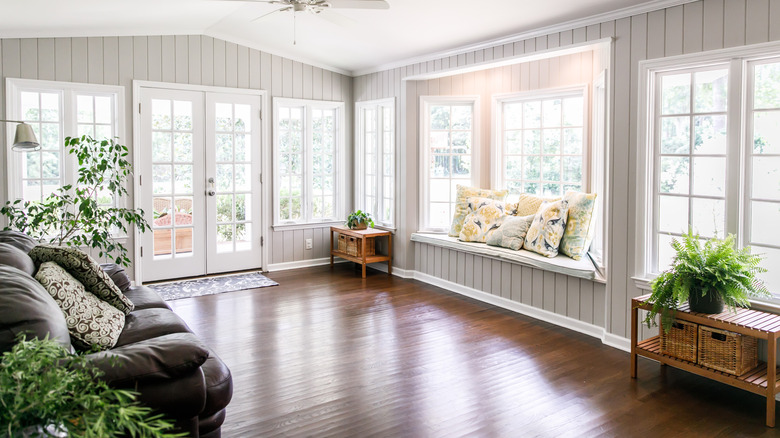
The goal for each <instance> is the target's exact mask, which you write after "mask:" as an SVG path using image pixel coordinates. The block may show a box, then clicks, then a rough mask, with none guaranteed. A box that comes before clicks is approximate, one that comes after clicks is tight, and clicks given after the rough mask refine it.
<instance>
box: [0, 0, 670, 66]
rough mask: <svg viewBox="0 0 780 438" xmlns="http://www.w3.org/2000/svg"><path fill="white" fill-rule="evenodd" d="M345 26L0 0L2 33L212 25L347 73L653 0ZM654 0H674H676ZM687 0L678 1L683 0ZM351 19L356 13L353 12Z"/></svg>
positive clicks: (406, 17)
mask: <svg viewBox="0 0 780 438" xmlns="http://www.w3.org/2000/svg"><path fill="white" fill-rule="evenodd" d="M387 1H388V3H390V8H389V9H388V10H356V9H346V10H345V9H338V10H337V12H338V13H339V14H340V15H342V16H345V17H347V18H348V19H352V20H354V21H353V22H352V23H351V24H350V25H347V26H339V25H336V24H333V23H332V22H330V21H328V20H325V19H323V18H321V17H318V16H314V15H311V14H308V13H298V14H297V18H296V25H297V26H296V27H297V38H296V39H297V44H295V45H293V14H292V13H291V12H287V13H278V14H274V15H273V16H270V17H267V18H264V19H262V20H258V21H255V22H252V21H251V20H252V19H253V18H256V17H258V16H260V15H263V14H265V13H267V12H270V11H273V10H274V9H278V8H279V5H271V4H264V3H253V2H250V1H247V2H237V1H225V0H68V1H63V0H23V1H21V0H0V5H2V8H1V10H2V13H0V37H3V38H5V37H14V38H17V37H58V36H123V35H174V34H176V35H179V34H205V35H210V36H214V37H218V38H222V39H225V40H228V41H232V42H236V43H239V44H244V45H247V46H249V47H253V48H257V49H260V50H264V51H267V52H270V53H274V54H277V55H281V56H286V57H289V58H292V59H295V60H299V61H304V62H308V63H311V64H314V65H318V66H322V67H327V68H332V69H335V70H338V71H341V72H345V73H350V74H351V73H355V72H361V71H365V70H366V69H371V68H375V67H379V66H383V65H388V64H393V63H397V62H399V61H402V60H406V59H409V58H414V57H418V56H422V55H426V54H430V53H436V52H442V51H448V50H452V49H455V48H458V47H462V46H467V45H471V44H475V43H478V42H482V41H487V40H493V39H497V38H501V37H505V36H508V35H513V34H518V33H522V32H527V31H531V30H534V29H537V28H540V27H544V26H549V25H553V24H557V23H562V22H566V21H570V20H576V19H580V18H585V17H589V16H593V15H599V14H604V13H607V12H610V11H614V10H618V9H622V8H628V7H633V6H636V5H640V4H647V3H648V2H647V1H646V0H490V1H485V0H387ZM649 3H651V4H652V3H658V4H661V3H670V0H662V1H655V2H649ZM677 3H680V1H677ZM347 21H349V20H347Z"/></svg>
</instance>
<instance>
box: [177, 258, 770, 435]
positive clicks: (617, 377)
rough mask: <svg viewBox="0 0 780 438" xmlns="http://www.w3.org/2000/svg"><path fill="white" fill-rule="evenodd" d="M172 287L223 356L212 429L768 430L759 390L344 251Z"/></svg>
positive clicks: (193, 323)
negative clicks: (224, 282)
mask: <svg viewBox="0 0 780 438" xmlns="http://www.w3.org/2000/svg"><path fill="white" fill-rule="evenodd" d="M268 276H269V277H270V278H272V279H274V280H276V281H277V282H279V284H280V286H277V287H268V288H263V289H254V290H246V291H239V292H231V293H225V294H219V295H210V296H204V297H198V298H190V299H183V300H177V301H172V302H171V305H172V307H173V309H174V310H175V311H176V312H177V313H178V314H179V315H181V316H182V317H183V318H184V319H185V320H186V321H187V323H188V324H189V325H190V327H192V329H193V330H194V331H195V332H196V333H198V334H199V335H200V336H201V338H202V339H203V340H204V341H205V342H206V343H207V344H209V345H210V346H211V347H212V348H213V349H214V350H215V351H216V352H217V354H219V356H220V357H221V358H222V359H223V360H224V361H225V362H226V363H227V364H228V366H229V367H230V369H231V370H232V372H233V378H234V384H235V393H234V396H233V401H232V402H231V404H230V405H229V406H228V414H227V420H226V421H225V424H224V426H223V428H222V430H223V436H224V437H265V436H291V437H298V436H316V437H326V436H333V437H365V436H381V437H457V436H468V437H527V436H528V437H532V436H542V437H548V436H549V437H558V436H586V437H591V436H614V437H633V436H647V437H673V436H680V437H693V436H706V437H731V436H778V435H780V433H778V431H776V430H774V429H768V428H765V427H764V409H765V403H764V399H763V398H761V397H759V396H756V395H753V394H749V393H747V392H745V391H741V390H738V389H735V388H731V387H728V386H726V385H722V384H718V383H715V382H712V381H709V380H707V379H703V378H700V377H697V376H694V375H691V374H688V373H685V372H682V371H678V370H675V369H672V368H662V367H660V366H659V365H658V363H656V362H652V361H649V360H646V359H643V358H640V359H639V360H640V363H639V379H638V380H632V379H631V378H630V377H629V357H628V353H625V352H623V351H619V350H616V349H614V348H611V347H607V346H604V345H603V344H602V343H601V341H600V340H598V339H594V338H591V337H589V336H585V335H581V334H578V333H575V332H572V331H570V330H566V329H563V328H560V327H557V326H555V325H552V324H548V323H544V322H540V321H538V320H534V319H531V318H528V317H525V316H522V315H518V314H515V313H512V312H509V311H507V310H504V309H501V308H497V307H493V306H490V305H487V304H483V303H480V302H478V301H474V300H471V299H468V298H464V297H462V296H460V295H457V294H454V293H451V292H448V291H446V290H443V289H440V288H437V287H433V286H430V285H427V284H424V283H420V282H417V281H412V280H403V279H399V278H397V277H388V276H387V274H384V273H380V272H377V271H373V270H369V273H368V278H366V279H361V278H360V271H359V270H355V269H354V268H353V266H352V264H340V265H337V266H336V267H335V268H333V269H332V270H331V268H330V267H327V266H325V267H319V268H309V269H302V270H295V271H285V272H279V273H272V274H269V275H268Z"/></svg>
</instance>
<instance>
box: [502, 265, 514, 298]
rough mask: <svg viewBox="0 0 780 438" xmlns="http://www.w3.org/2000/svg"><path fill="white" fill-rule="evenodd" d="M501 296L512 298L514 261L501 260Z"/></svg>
mask: <svg viewBox="0 0 780 438" xmlns="http://www.w3.org/2000/svg"><path fill="white" fill-rule="evenodd" d="M500 275H501V296H502V297H503V298H506V299H508V300H509V299H512V263H508V262H501V273H500Z"/></svg>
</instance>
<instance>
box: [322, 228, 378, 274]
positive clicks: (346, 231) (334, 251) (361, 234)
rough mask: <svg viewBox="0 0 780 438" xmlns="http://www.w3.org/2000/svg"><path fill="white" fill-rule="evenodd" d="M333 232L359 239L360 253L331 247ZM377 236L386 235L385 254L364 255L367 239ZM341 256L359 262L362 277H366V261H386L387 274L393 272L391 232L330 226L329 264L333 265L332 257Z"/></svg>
mask: <svg viewBox="0 0 780 438" xmlns="http://www.w3.org/2000/svg"><path fill="white" fill-rule="evenodd" d="M333 233H336V234H343V235H345V236H352V237H356V238H358V239H361V240H362V242H361V244H362V248H363V250H362V254H360V255H358V256H353V255H349V254H347V253H346V252H344V251H339V250H338V248H333V242H334V240H333ZM377 237H387V243H388V248H387V255H381V254H375V255H366V253H367V252H368V251H366V248H367V246H366V244H367V241H368V240H369V239H371V240H373V239H375V238H377ZM334 256H335V257H341V258H343V259H346V260H349V261H351V262H355V263H359V264H361V265H362V266H363V278H366V265H367V264H368V263H376V262H387V274H388V275H392V274H393V260H392V258H393V233H391V232H390V231H383V230H377V229H374V228H366V229H365V230H353V229H350V228H347V227H330V265H331V266H333V257H334Z"/></svg>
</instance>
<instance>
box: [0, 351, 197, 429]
mask: <svg viewBox="0 0 780 438" xmlns="http://www.w3.org/2000/svg"><path fill="white" fill-rule="evenodd" d="M100 375H101V372H100V371H99V370H98V369H97V368H95V367H94V366H92V365H91V364H90V363H89V361H88V359H87V357H86V356H79V355H74V354H71V353H69V352H67V351H66V350H65V349H64V348H62V346H60V345H59V344H58V343H56V342H54V341H52V340H49V339H43V340H39V339H32V340H26V339H24V337H22V338H20V339H19V342H18V343H17V344H16V345H15V346H14V347H13V349H12V350H11V351H7V352H5V353H4V354H3V355H2V357H0V436H9V437H15V436H70V437H95V438H103V437H120V436H133V437H175V436H183V435H174V434H172V433H171V430H172V429H173V424H172V423H170V422H168V421H166V420H164V419H163V418H162V417H161V416H160V415H152V410H151V409H150V408H148V407H145V406H140V405H138V404H137V402H136V401H135V398H136V393H134V392H131V391H126V390H121V389H114V388H111V387H109V386H108V384H106V383H105V382H103V381H101V380H100V379H99V378H98V377H99V376H100Z"/></svg>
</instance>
